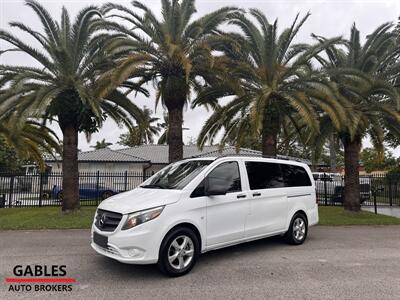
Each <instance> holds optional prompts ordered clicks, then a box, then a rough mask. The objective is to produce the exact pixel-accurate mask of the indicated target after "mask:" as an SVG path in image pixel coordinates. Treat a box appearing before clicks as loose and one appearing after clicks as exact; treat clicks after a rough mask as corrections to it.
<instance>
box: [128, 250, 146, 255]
mask: <svg viewBox="0 0 400 300" xmlns="http://www.w3.org/2000/svg"><path fill="white" fill-rule="evenodd" d="M143 254H144V251H143V250H142V249H138V248H131V249H129V250H128V256H130V257H140V256H143Z"/></svg>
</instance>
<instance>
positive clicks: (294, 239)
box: [285, 213, 308, 245]
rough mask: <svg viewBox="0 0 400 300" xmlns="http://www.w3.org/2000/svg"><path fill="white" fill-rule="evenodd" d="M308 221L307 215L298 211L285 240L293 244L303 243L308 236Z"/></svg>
mask: <svg viewBox="0 0 400 300" xmlns="http://www.w3.org/2000/svg"><path fill="white" fill-rule="evenodd" d="M307 233H308V223H307V219H306V217H305V216H304V215H303V214H301V213H297V214H295V215H294V216H293V218H292V221H291V222H290V225H289V229H288V231H287V232H286V233H285V240H286V241H287V242H288V243H289V244H291V245H301V244H303V243H304V241H305V240H306V238H307Z"/></svg>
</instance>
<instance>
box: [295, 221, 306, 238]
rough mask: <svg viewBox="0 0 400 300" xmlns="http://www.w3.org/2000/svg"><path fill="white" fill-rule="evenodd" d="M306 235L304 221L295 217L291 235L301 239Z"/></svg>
mask: <svg viewBox="0 0 400 300" xmlns="http://www.w3.org/2000/svg"><path fill="white" fill-rule="evenodd" d="M305 235H306V222H304V220H303V219H302V218H296V219H295V220H294V222H293V237H294V238H295V239H296V240H297V241H302V240H303V239H304V237H305Z"/></svg>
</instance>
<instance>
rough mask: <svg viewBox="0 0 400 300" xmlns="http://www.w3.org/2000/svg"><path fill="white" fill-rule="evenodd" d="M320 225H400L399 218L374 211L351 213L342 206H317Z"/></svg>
mask: <svg viewBox="0 0 400 300" xmlns="http://www.w3.org/2000/svg"><path fill="white" fill-rule="evenodd" d="M319 224H320V225H330V226H338V225H400V218H395V217H390V216H385V215H379V214H378V215H375V214H374V213H371V212H367V211H362V212H360V213H352V212H348V211H345V210H344V209H343V207H329V206H328V207H326V206H320V207H319Z"/></svg>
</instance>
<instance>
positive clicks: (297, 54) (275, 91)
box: [193, 9, 346, 156]
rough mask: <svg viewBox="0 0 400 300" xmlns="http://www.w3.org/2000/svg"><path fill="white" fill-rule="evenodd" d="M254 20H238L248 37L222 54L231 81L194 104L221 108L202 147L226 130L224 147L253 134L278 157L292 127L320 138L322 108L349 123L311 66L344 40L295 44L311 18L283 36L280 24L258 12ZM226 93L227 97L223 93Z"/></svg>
mask: <svg viewBox="0 0 400 300" xmlns="http://www.w3.org/2000/svg"><path fill="white" fill-rule="evenodd" d="M250 14H251V16H252V17H254V18H255V20H256V21H257V23H258V24H254V23H253V22H252V21H251V20H250V19H249V18H247V17H246V16H245V15H243V14H237V15H236V16H235V17H234V18H233V19H232V20H231V21H230V23H231V24H234V25H236V26H238V27H239V28H240V29H241V31H242V34H236V33H233V34H231V38H232V41H233V42H232V46H229V47H228V46H226V45H224V47H223V48H221V49H220V50H221V51H223V52H224V53H225V55H226V57H227V58H228V59H229V60H230V61H231V63H230V65H229V75H230V76H229V79H228V80H229V81H228V82H225V83H224V84H223V85H221V86H217V87H211V88H208V89H204V91H203V92H202V93H200V95H199V96H198V97H197V99H196V100H195V101H194V103H193V105H194V106H196V105H204V104H210V102H211V103H213V105H214V107H217V109H216V110H215V112H214V113H213V115H212V116H211V117H210V118H209V119H208V121H207V122H206V124H205V125H204V127H203V129H202V131H201V133H200V137H199V139H198V144H199V145H200V146H203V145H204V144H205V143H207V142H212V141H213V140H214V138H215V137H216V136H217V134H218V133H219V132H220V131H221V130H225V131H224V135H223V138H222V143H224V142H226V141H227V140H235V141H236V143H237V146H238V147H239V146H241V144H242V142H243V141H244V140H246V139H248V138H249V137H248V135H249V133H253V134H254V135H255V136H261V150H262V153H263V154H264V155H269V156H276V154H277V151H278V149H277V148H278V147H277V145H278V137H279V134H284V133H285V131H286V128H288V127H290V126H292V128H295V129H296V130H297V131H299V130H300V128H301V127H302V126H307V127H309V128H312V129H313V130H314V131H316V132H318V130H319V122H318V116H319V111H318V110H317V107H319V108H320V109H322V110H323V111H326V112H327V113H328V114H329V116H330V117H331V118H332V120H333V122H334V123H335V124H336V126H337V127H339V126H341V124H342V123H343V122H344V118H343V117H344V116H345V114H346V113H345V111H344V108H343V107H342V105H340V102H338V101H337V100H336V99H335V97H333V95H334V93H335V91H334V89H333V87H332V86H331V85H330V84H329V82H325V81H324V79H323V78H321V76H320V75H319V74H318V73H316V72H314V70H313V69H312V66H311V63H310V60H311V59H312V57H314V56H315V55H316V54H318V53H319V52H320V51H322V50H323V49H324V48H325V47H326V46H327V45H329V44H331V43H334V42H339V39H333V40H331V41H326V42H325V43H323V44H320V45H315V46H309V45H306V44H293V40H294V38H295V37H296V35H297V33H298V32H299V30H300V29H301V27H302V25H303V24H304V22H305V21H306V20H307V18H308V17H309V14H307V15H306V16H305V17H303V18H302V19H300V20H299V16H298V15H297V17H296V18H295V20H294V22H293V24H292V26H291V27H289V28H287V29H285V30H284V31H283V32H282V33H281V34H280V35H279V34H278V27H277V20H275V22H274V23H272V24H271V23H269V22H268V20H267V18H266V16H265V15H264V14H263V13H262V12H261V11H259V10H257V9H250ZM238 48H239V50H238ZM237 87H240V88H239V89H237ZM223 88H225V89H226V92H225V94H223V93H221V89H223ZM229 94H234V95H235V97H234V98H233V99H232V100H231V101H230V102H229V103H228V104H226V105H225V106H223V107H218V105H217V100H218V98H219V97H220V96H221V95H222V96H226V95H229Z"/></svg>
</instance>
